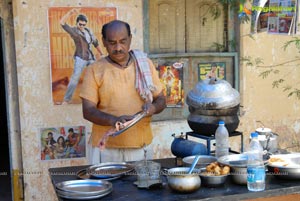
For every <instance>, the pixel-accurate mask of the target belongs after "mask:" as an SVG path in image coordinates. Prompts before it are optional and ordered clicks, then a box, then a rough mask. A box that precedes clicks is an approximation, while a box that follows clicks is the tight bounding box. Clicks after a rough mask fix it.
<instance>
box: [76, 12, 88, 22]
mask: <svg viewBox="0 0 300 201" xmlns="http://www.w3.org/2000/svg"><path fill="white" fill-rule="evenodd" d="M79 21H84V22H87V21H88V20H87V17H86V16H85V15H82V14H79V15H78V16H77V18H76V23H78V22H79Z"/></svg>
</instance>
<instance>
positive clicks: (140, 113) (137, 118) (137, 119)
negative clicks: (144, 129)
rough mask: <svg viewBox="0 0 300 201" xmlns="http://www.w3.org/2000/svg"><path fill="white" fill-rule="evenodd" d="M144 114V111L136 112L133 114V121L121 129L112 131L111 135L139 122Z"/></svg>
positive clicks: (115, 134)
mask: <svg viewBox="0 0 300 201" xmlns="http://www.w3.org/2000/svg"><path fill="white" fill-rule="evenodd" d="M145 115H146V112H145V111H140V112H138V113H137V114H135V115H134V116H135V117H134V118H133V121H132V122H131V123H130V124H128V125H127V126H126V127H125V128H123V129H121V130H119V131H117V132H114V133H113V134H112V136H117V135H120V134H121V133H123V132H124V131H126V130H127V129H129V128H130V127H132V126H133V125H135V124H136V123H137V122H139V121H140V120H141V119H142V118H143V117H144V116H145Z"/></svg>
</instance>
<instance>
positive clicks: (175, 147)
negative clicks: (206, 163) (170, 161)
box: [171, 135, 207, 158]
mask: <svg viewBox="0 0 300 201" xmlns="http://www.w3.org/2000/svg"><path fill="white" fill-rule="evenodd" d="M173 136H174V135H173ZM171 151H172V154H173V155H175V156H177V157H179V158H184V157H187V156H193V155H207V147H206V146H205V145H204V144H203V143H200V142H195V141H191V140H187V139H184V138H183V137H182V136H181V137H175V136H174V140H173V142H172V144H171Z"/></svg>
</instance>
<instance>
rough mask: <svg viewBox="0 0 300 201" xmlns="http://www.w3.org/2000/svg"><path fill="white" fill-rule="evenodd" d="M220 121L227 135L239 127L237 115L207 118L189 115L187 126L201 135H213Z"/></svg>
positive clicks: (206, 116)
mask: <svg viewBox="0 0 300 201" xmlns="http://www.w3.org/2000/svg"><path fill="white" fill-rule="evenodd" d="M220 120H222V121H224V123H225V126H226V128H227V130H228V132H229V133H231V132H233V131H235V130H236V128H237V127H238V125H239V122H240V121H239V117H238V115H237V114H235V115H231V116H209V115H195V114H189V116H188V124H189V126H190V128H191V129H192V130H193V131H194V132H197V133H199V134H201V135H208V136H210V135H212V134H215V132H216V130H217V127H218V125H219V121H220Z"/></svg>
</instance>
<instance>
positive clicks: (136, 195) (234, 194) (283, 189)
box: [49, 155, 300, 201]
mask: <svg viewBox="0 0 300 201" xmlns="http://www.w3.org/2000/svg"><path fill="white" fill-rule="evenodd" d="M299 156H300V155H298V162H299V160H300V157H299ZM154 161H155V162H158V163H160V164H161V169H162V170H164V169H169V168H173V167H176V164H175V161H176V160H175V159H174V158H166V159H158V160H154ZM298 166H300V164H299V165H298ZM89 167H90V166H69V167H59V168H50V169H49V175H50V177H51V181H52V184H53V188H55V189H56V193H57V189H58V188H57V186H58V185H59V184H65V183H64V182H66V181H69V182H70V181H84V180H85V179H82V178H80V175H79V173H80V172H81V171H82V170H86V169H87V168H89ZM270 170H271V169H270ZM297 171H298V172H297V173H296V174H298V175H300V168H297ZM280 175H281V174H280ZM231 176H232V175H229V177H228V178H227V179H226V181H225V183H224V184H222V185H221V186H217V187H207V186H204V185H202V184H201V186H200V188H199V189H198V190H196V191H194V192H191V193H180V192H177V191H174V190H172V189H171V188H170V187H169V185H168V181H167V176H166V175H165V174H161V176H160V178H161V183H160V184H161V185H153V186H149V188H139V187H138V186H137V185H136V184H135V182H136V181H137V175H136V173H135V171H134V170H133V171H132V172H128V173H127V174H124V175H122V176H120V177H118V178H114V179H112V178H110V179H111V180H110V179H107V180H104V181H107V182H110V183H111V184H112V185H111V191H110V192H109V193H108V194H105V195H103V194H100V195H98V196H96V197H97V198H95V199H92V200H110V201H111V200H144V201H146V200H173V201H175V200H202V199H204V200H243V199H253V198H261V197H271V196H277V195H286V194H294V193H300V178H299V176H298V179H291V178H289V177H288V176H287V177H286V178H285V176H284V174H282V175H281V176H280V177H278V174H277V175H276V174H274V172H267V177H266V189H265V190H264V191H261V192H250V191H248V189H247V186H246V185H241V184H237V183H235V182H234V180H233V179H232V177H231ZM91 179H92V180H94V181H99V178H88V180H87V181H90V180H91ZM100 181H102V180H101V179H100ZM57 195H58V199H59V200H61V201H62V200H70V199H67V198H62V197H61V196H59V194H57ZM64 197H67V196H64ZM90 198H93V197H91V196H89V195H85V197H84V198H83V199H90ZM73 199H76V200H78V199H81V198H80V197H75V198H73Z"/></svg>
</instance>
